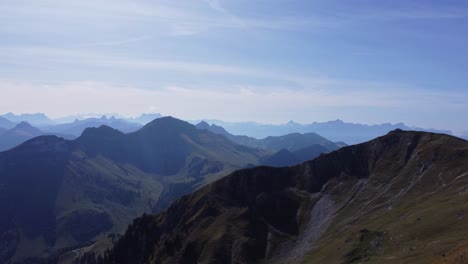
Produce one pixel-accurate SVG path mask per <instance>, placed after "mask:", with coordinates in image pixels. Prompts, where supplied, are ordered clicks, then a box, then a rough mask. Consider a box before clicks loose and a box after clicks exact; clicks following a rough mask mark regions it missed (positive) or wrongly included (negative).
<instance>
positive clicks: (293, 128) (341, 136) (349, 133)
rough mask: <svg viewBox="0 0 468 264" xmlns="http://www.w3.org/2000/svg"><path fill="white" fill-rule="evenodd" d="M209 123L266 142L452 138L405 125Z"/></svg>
mask: <svg viewBox="0 0 468 264" xmlns="http://www.w3.org/2000/svg"><path fill="white" fill-rule="evenodd" d="M206 121H207V122H209V123H213V124H216V125H218V126H222V127H223V128H225V129H226V130H227V131H229V132H230V133H233V134H235V135H247V136H250V137H255V138H265V137H268V136H281V135H285V134H289V133H309V132H314V133H317V134H319V135H321V136H323V137H326V138H327V139H329V140H332V141H342V142H345V143H346V144H357V143H362V142H364V141H368V140H371V139H373V138H375V137H378V136H382V135H385V134H386V133H388V132H389V131H392V130H395V129H402V130H414V131H427V132H435V133H444V134H448V135H453V133H452V132H451V131H450V130H437V129H431V128H429V129H425V128H418V127H413V126H407V125H405V124H403V123H397V124H390V123H384V124H380V125H365V124H356V123H346V122H343V121H342V120H335V121H328V122H314V123H310V124H300V123H296V122H294V121H290V122H288V123H286V124H280V125H271V124H260V123H256V122H238V123H233V122H223V121H221V120H206Z"/></svg>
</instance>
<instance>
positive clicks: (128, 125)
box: [42, 116, 142, 137]
mask: <svg viewBox="0 0 468 264" xmlns="http://www.w3.org/2000/svg"><path fill="white" fill-rule="evenodd" d="M102 125H106V126H109V127H112V128H114V129H117V130H120V131H122V132H124V133H130V132H134V131H136V130H138V129H140V128H141V127H142V125H140V124H139V123H132V122H129V121H127V120H125V119H122V118H115V117H111V118H107V117H106V116H102V117H100V118H87V119H83V120H78V119H77V120H75V121H74V122H72V123H65V124H56V125H51V126H46V127H43V128H42V129H43V130H44V131H47V132H50V133H61V134H68V135H73V136H76V137H78V136H80V135H81V133H83V131H84V130H85V129H86V128H89V127H100V126H102Z"/></svg>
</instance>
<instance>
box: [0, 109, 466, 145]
mask: <svg viewBox="0 0 468 264" xmlns="http://www.w3.org/2000/svg"><path fill="white" fill-rule="evenodd" d="M90 116H96V115H92V114H90V115H76V116H70V117H65V118H60V119H55V120H53V119H50V118H48V117H47V116H46V115H44V114H42V113H36V114H22V115H15V114H13V113H7V114H4V115H2V116H0V135H1V134H2V133H3V132H5V131H6V130H7V129H11V128H13V127H14V126H15V125H16V124H18V123H20V122H27V123H28V124H30V125H32V126H35V127H36V128H38V129H40V130H41V131H43V132H44V133H43V134H52V135H57V136H61V137H65V138H66V139H73V138H76V137H79V136H80V135H81V133H82V132H83V131H84V130H85V129H86V128H88V127H99V126H101V125H106V126H109V127H112V128H115V129H117V130H120V131H122V132H124V133H129V132H134V131H136V130H138V129H139V128H141V127H142V126H143V125H145V124H147V123H148V122H150V121H152V120H154V119H156V118H160V117H162V115H161V114H157V113H155V114H142V115H140V116H139V117H134V118H125V117H122V116H119V115H116V114H114V115H112V116H110V117H107V116H106V115H102V116H99V117H90ZM208 122H210V124H209V123H207V122H204V121H203V122H199V123H198V124H197V125H198V126H199V128H203V129H208V130H210V131H211V132H213V133H216V134H222V135H225V136H226V137H228V138H229V139H230V140H232V141H234V142H236V143H239V144H243V145H248V146H253V147H259V148H266V149H272V148H270V147H268V146H266V145H265V144H268V143H266V142H268V139H266V138H267V137H269V136H286V135H289V137H294V135H295V137H304V136H299V134H309V133H311V134H309V135H306V136H305V137H307V136H309V137H313V136H312V135H313V134H318V135H320V136H322V137H324V138H326V139H327V140H331V141H334V142H337V143H338V145H341V146H343V145H346V144H356V143H360V142H364V141H367V140H370V139H372V138H375V137H377V136H381V135H384V134H386V133H388V132H389V131H391V130H393V129H403V130H416V131H428V132H436V133H444V134H449V135H452V134H453V133H452V132H451V131H449V130H436V129H423V128H417V127H409V126H406V125H405V124H403V123H398V124H381V125H363V124H354V123H345V122H343V121H341V120H336V121H329V122H323V123H318V122H315V123H311V124H299V123H296V122H292V121H291V122H289V123H287V124H283V125H268V124H260V123H254V122H243V123H242V122H240V123H232V122H223V121H219V120H211V121H208ZM465 134H466V133H465ZM465 134H462V135H460V136H461V137H463V138H468V135H465ZM242 136H244V137H242ZM29 138H31V137H24V140H23V141H21V142H19V141H18V140H16V141H12V142H3V143H2V142H0V145H3V146H7V147H3V148H2V147H0V151H2V150H6V149H8V148H11V146H16V145H18V143H22V142H24V141H25V140H27V139H29ZM257 139H263V141H257ZM302 140H306V139H305V138H303V139H302ZM312 140H314V139H312ZM0 141H1V140H0ZM3 141H5V139H4V140H3ZM306 141H307V140H306ZM296 142H298V141H296ZM301 146H302V145H301ZM327 148H328V149H329V150H333V148H332V147H330V146H328V147H327ZM273 149H274V150H276V151H278V150H280V149H281V148H273ZM286 149H288V150H292V149H290V148H288V147H286ZM294 150H298V149H294ZM294 150H293V151H294Z"/></svg>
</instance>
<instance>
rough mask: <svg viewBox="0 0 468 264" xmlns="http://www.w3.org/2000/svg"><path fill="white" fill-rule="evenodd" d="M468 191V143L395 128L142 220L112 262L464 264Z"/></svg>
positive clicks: (239, 178) (259, 171)
mask: <svg viewBox="0 0 468 264" xmlns="http://www.w3.org/2000/svg"><path fill="white" fill-rule="evenodd" d="M467 189H468V142H467V141H464V140H462V139H458V138H455V137H451V136H447V135H441V134H432V133H422V132H403V131H393V132H391V133H389V134H388V135H386V136H383V137H380V138H377V139H375V140H372V141H369V142H367V143H363V144H360V145H355V146H349V147H344V148H341V149H339V150H337V151H334V152H332V153H329V154H325V155H322V156H320V157H318V158H316V159H314V160H312V161H309V162H306V163H303V164H301V165H298V166H295V167H288V168H271V167H258V168H252V169H244V170H240V171H236V172H234V173H233V174H231V175H230V176H228V177H225V178H223V179H221V180H219V181H217V182H215V183H213V184H211V185H209V186H206V187H204V188H202V189H200V190H198V191H196V192H195V193H193V194H191V195H188V196H185V197H183V198H181V199H180V200H178V201H176V202H174V203H173V204H172V205H171V206H170V207H169V208H168V209H167V210H166V211H165V212H163V213H160V214H158V215H146V216H143V217H141V218H138V219H136V220H135V221H134V222H133V224H132V225H131V226H130V227H129V228H128V230H127V232H126V233H125V235H124V236H123V237H122V239H121V240H120V241H119V242H118V243H117V244H116V245H115V247H114V248H113V250H112V252H111V253H110V254H108V255H107V256H106V258H105V259H106V261H105V263H258V262H262V261H263V262H264V263H301V261H303V262H304V263H360V262H363V261H366V263H458V262H450V261H449V260H456V259H457V257H458V258H459V257H460V256H461V255H462V254H465V255H466V252H468V246H466V245H467V244H468V232H467V231H468V221H466V217H467V215H466V212H468V205H467V203H466V201H467V200H468V192H467V191H466V190H467ZM446 260H447V261H449V262H444V261H446Z"/></svg>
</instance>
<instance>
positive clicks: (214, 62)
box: [0, 0, 468, 133]
mask: <svg viewBox="0 0 468 264" xmlns="http://www.w3.org/2000/svg"><path fill="white" fill-rule="evenodd" d="M467 43H468V3H466V1H408V0H406V1H370V0H369V1H333V0H327V1H314V0H308V1H291V0H288V1H286V0H277V1H269V0H268V1H267V0H265V1H263V0H261V1H260V0H258V1H255V0H254V1H252V0H250V1H247V0H226V1H224V0H218V1H216V0H211V1H208V0H207V1H195V0H191V1H156V0H153V1H143V0H112V1H111V0H101V1H100V0H80V1H59V0H44V1H41V0H2V1H1V2H0V97H1V98H2V99H1V100H2V103H1V104H0V112H9V111H13V112H17V113H24V112H45V113H46V114H48V115H50V116H52V117H60V116H65V115H69V114H76V113H106V112H115V113H120V114H122V115H128V116H135V115H138V114H140V113H142V112H161V113H162V114H166V115H173V116H177V117H180V118H185V119H199V118H217V119H222V120H226V121H247V120H249V121H258V122H264V123H282V122H287V121H289V120H295V121H298V122H304V123H305V122H313V121H326V120H333V119H337V118H340V119H343V120H345V121H350V122H360V123H369V124H374V123H384V122H393V123H396V122H405V123H407V124H410V125H416V126H421V127H433V128H444V129H451V130H453V131H455V132H456V133H460V132H462V131H467V130H468V117H467V115H466V113H468V103H467V102H468V78H467V72H468V45H467Z"/></svg>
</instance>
